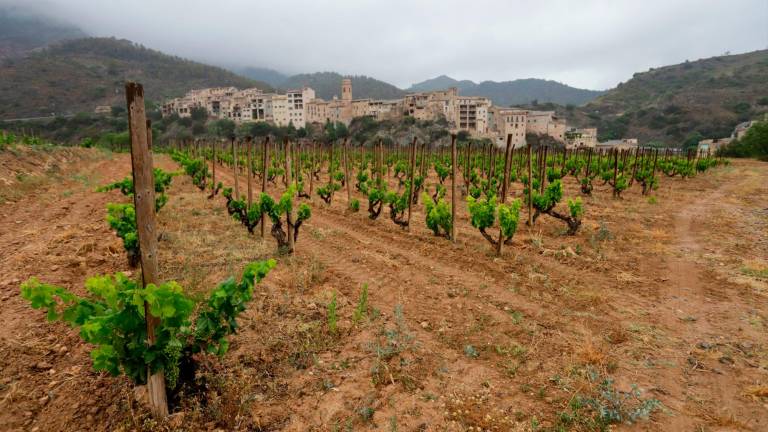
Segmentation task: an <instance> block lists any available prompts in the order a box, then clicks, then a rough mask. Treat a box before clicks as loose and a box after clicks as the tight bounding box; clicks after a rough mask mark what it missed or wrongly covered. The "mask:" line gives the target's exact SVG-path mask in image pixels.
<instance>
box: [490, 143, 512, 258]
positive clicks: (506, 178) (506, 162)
mask: <svg viewBox="0 0 768 432" xmlns="http://www.w3.org/2000/svg"><path fill="white" fill-rule="evenodd" d="M511 147H512V134H507V148H506V151H505V152H504V183H502V184H501V200H500V201H499V203H500V204H504V202H505V201H506V200H507V182H508V181H509V165H510V148H511ZM494 165H495V164H494ZM502 244H504V232H503V231H502V229H501V219H499V244H497V245H496V255H497V256H501V246H502Z"/></svg>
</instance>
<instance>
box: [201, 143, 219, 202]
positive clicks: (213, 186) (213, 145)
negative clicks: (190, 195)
mask: <svg viewBox="0 0 768 432" xmlns="http://www.w3.org/2000/svg"><path fill="white" fill-rule="evenodd" d="M211 152H212V153H213V159H212V161H211V167H212V168H211V171H212V173H211V197H212V198H213V195H214V193H216V140H215V139H212V140H211ZM203 186H205V185H203Z"/></svg>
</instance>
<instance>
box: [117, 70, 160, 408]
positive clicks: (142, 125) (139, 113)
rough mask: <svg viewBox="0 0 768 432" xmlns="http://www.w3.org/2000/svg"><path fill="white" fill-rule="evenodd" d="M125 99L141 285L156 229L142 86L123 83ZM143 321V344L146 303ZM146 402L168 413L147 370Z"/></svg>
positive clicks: (150, 324) (150, 276) (149, 278)
mask: <svg viewBox="0 0 768 432" xmlns="http://www.w3.org/2000/svg"><path fill="white" fill-rule="evenodd" d="M125 99H126V102H127V105H128V127H129V130H130V137H131V167H132V170H133V184H134V194H133V205H134V207H135V209H136V228H137V231H138V237H139V251H140V255H141V277H142V284H143V286H147V285H149V284H157V283H158V276H157V229H156V227H155V184H154V183H155V181H154V178H153V177H154V173H153V171H152V153H151V152H150V151H149V148H150V143H149V142H150V141H149V140H151V137H152V135H150V132H149V130H148V129H147V120H146V115H145V113H144V88H143V87H142V85H141V84H138V83H132V82H129V83H126V84H125ZM144 313H145V317H146V322H147V344H149V345H153V344H154V343H155V327H157V326H158V325H159V324H160V320H159V319H158V318H156V317H153V316H152V315H151V314H150V313H149V304H147V303H144ZM147 375H148V376H149V378H148V380H147V390H148V393H149V404H150V409H151V410H152V414H153V415H154V416H155V417H161V418H162V417H166V416H168V401H167V399H166V395H165V375H164V374H163V372H162V371H161V372H157V373H154V374H152V371H151V370H149V369H148V370H147Z"/></svg>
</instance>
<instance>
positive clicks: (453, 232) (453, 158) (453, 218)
mask: <svg viewBox="0 0 768 432" xmlns="http://www.w3.org/2000/svg"><path fill="white" fill-rule="evenodd" d="M456 173H457V170H456V134H452V135H451V241H452V242H454V243H456Z"/></svg>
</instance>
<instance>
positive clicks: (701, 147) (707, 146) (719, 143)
mask: <svg viewBox="0 0 768 432" xmlns="http://www.w3.org/2000/svg"><path fill="white" fill-rule="evenodd" d="M745 133H746V132H745ZM735 135H736V132H735V131H734V136H735ZM742 136H743V135H742ZM732 141H733V138H732V137H728V138H710V139H705V140H701V141H699V144H698V145H697V146H696V153H697V154H698V155H699V157H706V156H707V155H712V156H714V155H715V153H717V151H718V150H720V149H721V148H722V147H725V146H727V145H728V144H730V143H731V142H732Z"/></svg>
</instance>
